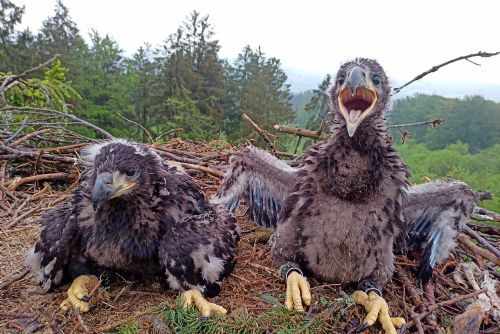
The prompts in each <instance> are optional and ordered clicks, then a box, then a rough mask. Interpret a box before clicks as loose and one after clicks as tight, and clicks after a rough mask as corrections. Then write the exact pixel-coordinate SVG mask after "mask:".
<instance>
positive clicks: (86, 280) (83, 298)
mask: <svg viewBox="0 0 500 334" xmlns="http://www.w3.org/2000/svg"><path fill="white" fill-rule="evenodd" d="M97 284H98V280H97V277H95V276H93V275H82V276H78V277H77V278H76V279H75V280H74V281H73V283H72V284H71V286H70V287H69V289H68V292H67V294H68V298H66V299H65V300H64V301H63V302H62V303H61V306H60V307H61V309H62V310H63V311H68V310H69V309H70V308H71V307H74V308H76V309H78V310H80V312H88V311H89V298H90V296H89V291H90V290H91V289H92V288H94V287H95V286H96V285H97Z"/></svg>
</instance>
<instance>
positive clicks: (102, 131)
mask: <svg viewBox="0 0 500 334" xmlns="http://www.w3.org/2000/svg"><path fill="white" fill-rule="evenodd" d="M16 110H19V111H25V110H27V111H42V112H47V113H51V114H56V115H59V116H62V117H66V118H69V119H71V120H73V121H75V122H78V123H80V124H82V125H85V126H87V127H89V128H91V129H93V130H94V131H96V132H97V133H100V134H101V135H103V136H104V137H107V138H109V139H114V138H115V137H114V136H113V135H112V134H110V133H109V132H107V131H106V130H103V129H101V128H100V127H98V126H97V125H94V124H92V123H90V122H87V121H85V120H83V119H81V118H78V117H77V116H75V115H73V114H69V113H63V112H61V111H57V110H54V109H47V108H35V107H4V108H2V109H0V111H16Z"/></svg>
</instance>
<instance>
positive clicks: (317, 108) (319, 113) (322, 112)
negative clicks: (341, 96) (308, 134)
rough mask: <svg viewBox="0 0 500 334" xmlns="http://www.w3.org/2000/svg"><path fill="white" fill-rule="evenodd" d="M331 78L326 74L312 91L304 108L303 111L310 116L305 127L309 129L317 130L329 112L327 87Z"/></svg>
mask: <svg viewBox="0 0 500 334" xmlns="http://www.w3.org/2000/svg"><path fill="white" fill-rule="evenodd" d="M331 79H332V76H331V75H330V74H327V75H326V77H325V78H324V79H323V81H322V82H321V83H320V84H319V86H318V88H317V89H314V90H313V96H312V97H311V100H310V101H309V102H308V103H307V104H306V106H305V107H304V109H305V111H306V112H308V113H309V114H310V117H309V120H308V121H307V125H306V127H307V128H309V129H318V128H319V126H320V125H321V122H323V121H324V120H326V116H327V114H328V113H329V112H330V97H329V96H328V87H329V86H330V81H331Z"/></svg>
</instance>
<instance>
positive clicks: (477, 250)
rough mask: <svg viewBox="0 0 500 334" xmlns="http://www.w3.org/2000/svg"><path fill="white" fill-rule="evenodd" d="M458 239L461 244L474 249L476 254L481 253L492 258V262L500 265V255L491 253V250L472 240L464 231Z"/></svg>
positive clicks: (489, 258) (486, 257) (471, 249)
mask: <svg viewBox="0 0 500 334" xmlns="http://www.w3.org/2000/svg"><path fill="white" fill-rule="evenodd" d="M458 241H459V243H460V244H461V245H463V246H464V247H466V248H468V249H469V250H470V251H472V252H473V253H474V254H479V255H481V256H482V257H483V258H485V259H488V260H490V261H491V262H493V263H495V264H496V265H500V257H497V256H495V255H494V254H491V253H490V252H489V251H487V250H486V249H483V248H481V247H479V246H477V245H476V244H474V243H473V242H472V240H471V239H470V238H469V237H468V236H466V235H465V234H463V233H460V235H459V236H458Z"/></svg>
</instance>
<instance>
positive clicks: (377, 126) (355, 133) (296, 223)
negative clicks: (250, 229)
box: [216, 58, 473, 289]
mask: <svg viewBox="0 0 500 334" xmlns="http://www.w3.org/2000/svg"><path fill="white" fill-rule="evenodd" d="M347 80H349V82H347V83H346V81H347ZM366 82H368V83H366ZM361 83H363V84H361ZM346 85H351V86H348V87H350V90H349V89H347V92H346V88H345V87H346ZM355 85H357V86H359V87H361V88H360V89H358V90H357V87H352V86H355ZM365 87H368V88H369V90H370V91H372V92H373V93H370V91H369V90H368V89H366V88H365ZM329 93H330V100H331V105H332V110H333V115H334V120H333V124H332V129H331V136H330V138H329V139H328V140H326V141H324V142H320V143H317V144H315V145H312V146H311V147H310V148H309V149H308V150H306V151H305V152H304V154H303V156H302V157H301V161H302V165H301V167H300V168H297V169H294V168H291V167H289V166H288V165H287V164H286V163H284V162H282V161H279V160H278V159H276V158H275V157H273V156H271V155H270V154H269V153H266V152H264V151H261V150H259V149H256V148H252V147H247V148H243V149H242V150H240V152H238V153H236V154H235V155H234V156H233V158H232V159H231V166H230V168H229V170H228V171H227V172H226V175H225V178H224V182H223V184H222V186H221V189H220V190H219V193H218V194H217V196H216V201H218V202H219V203H222V204H226V207H228V208H229V209H230V210H234V208H235V207H236V206H237V204H238V202H239V201H240V200H241V199H243V200H245V202H246V203H247V205H248V206H249V215H250V218H252V219H254V220H255V221H257V222H258V223H259V224H261V225H264V226H276V232H275V235H274V237H273V248H272V255H273V260H274V262H275V264H276V265H282V264H284V263H286V262H290V261H291V262H296V263H298V264H299V265H300V266H301V268H302V269H303V271H305V272H306V273H308V274H309V275H313V276H316V277H319V278H321V279H323V280H326V281H329V282H336V283H347V282H358V283H360V285H362V283H364V282H369V283H370V284H371V285H372V286H374V287H376V288H378V289H381V288H382V286H383V285H384V284H385V283H386V282H387V281H388V280H389V279H390V278H391V276H392V273H393V270H394V265H393V259H394V249H393V247H394V242H395V238H396V237H397V236H398V235H401V238H400V240H401V241H402V242H401V243H399V244H398V245H399V247H400V249H402V248H403V245H404V247H406V246H408V245H409V246H410V247H411V248H419V247H423V248H425V249H429V256H428V257H427V262H428V263H429V264H431V267H432V266H433V265H434V263H435V262H436V260H442V259H443V258H444V257H446V256H447V255H448V254H449V249H450V247H448V246H446V247H440V246H439V245H440V244H439V242H440V241H442V240H443V239H440V240H438V239H432V236H433V235H434V236H436V234H435V233H434V232H430V231H434V230H435V228H436V226H440V228H443V227H444V225H446V222H449V221H446V219H445V218H446V217H448V216H449V215H452V216H453V217H455V218H454V219H455V222H453V223H452V224H451V225H453V224H455V223H457V228H458V225H459V224H458V223H459V222H463V221H464V218H465V217H466V216H468V215H470V213H471V210H472V207H473V206H472V207H471V204H470V203H473V197H470V196H472V195H470V194H472V192H471V191H470V189H469V188H468V187H467V186H466V185H464V184H463V183H460V186H458V183H446V182H445V183H442V184H444V186H442V184H441V183H439V182H436V183H432V185H430V186H424V187H423V188H416V189H415V190H414V191H412V190H410V193H409V194H410V195H409V196H410V198H411V201H409V202H407V201H406V192H407V187H408V181H407V178H408V175H409V173H408V170H407V168H406V166H405V165H404V164H403V163H402V161H401V159H400V158H399V157H398V155H397V154H396V152H395V151H394V149H393V148H392V147H391V145H390V144H388V143H387V142H386V140H385V133H386V121H385V116H384V114H385V112H386V111H387V109H388V105H389V93H390V87H389V84H388V78H387V77H386V75H385V73H384V71H383V69H382V67H381V66H380V65H379V64H378V63H377V62H376V61H374V60H369V59H364V58H359V59H356V60H354V61H350V62H347V63H345V64H343V65H342V66H341V67H340V69H339V71H338V73H337V76H336V78H335V82H334V83H333V84H332V86H331V88H330V91H329ZM370 94H376V95H370ZM374 96H376V99H375V98H374ZM370 104H371V105H370ZM462 185H463V187H462ZM418 189H421V190H422V189H423V191H422V192H419V191H418ZM447 192H450V193H453V194H454V196H451V197H453V198H456V200H457V202H453V201H451V199H450V200H449V201H444V200H443V199H444V198H445V197H446V196H445V195H444V194H446V193H447ZM469 195H470V196H469ZM464 196H465V199H463V198H464ZM458 202H460V203H462V202H463V203H465V202H466V203H467V204H466V205H461V204H460V205H458V206H457V204H456V203H458ZM417 203H418V204H417ZM431 203H432V205H431ZM454 203H455V204H454ZM458 207H460V208H459V209H457V208H458ZM453 210H454V212H453V213H452V212H451V211H453ZM421 216H425V217H432V218H428V219H426V220H425V221H426V222H428V224H426V225H425V226H424V227H422V226H423V225H422V224H420V225H418V223H419V222H420V223H422V221H424V220H422V219H421ZM443 217H445V218H443ZM438 221H439V223H438ZM415 225H418V226H420V227H422V231H423V230H425V233H420V234H419V235H420V236H421V238H420V239H418V238H416V237H415V233H414V231H415V230H416V229H413V227H414V226H415ZM449 229H451V230H454V231H456V228H454V229H453V228H449ZM412 231H413V232H412ZM422 231H421V232H422ZM401 232H403V233H401ZM410 232H412V233H410ZM405 236H409V237H414V239H413V240H412V242H410V243H409V244H407V243H406V242H407V241H408V239H407V238H405ZM451 238H452V239H453V235H452V236H451ZM433 245H437V246H434V248H432V246H433ZM431 250H433V251H434V253H432V251H431ZM436 252H438V253H439V252H440V253H439V254H438V253H436ZM431 253H432V254H433V255H432V256H431V255H430V254H431ZM427 269H428V268H427Z"/></svg>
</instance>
